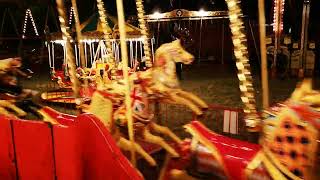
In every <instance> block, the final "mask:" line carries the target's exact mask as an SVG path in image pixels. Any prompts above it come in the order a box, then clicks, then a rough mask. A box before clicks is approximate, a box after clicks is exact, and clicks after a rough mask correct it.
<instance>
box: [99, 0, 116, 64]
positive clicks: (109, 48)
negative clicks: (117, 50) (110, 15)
mask: <svg viewBox="0 0 320 180" xmlns="http://www.w3.org/2000/svg"><path fill="white" fill-rule="evenodd" d="M97 7H98V12H99V19H100V22H101V27H102V31H103V38H104V40H105V41H106V47H107V53H108V54H109V57H110V59H109V61H110V62H111V63H112V62H114V58H112V57H113V56H112V43H111V34H110V33H109V32H108V21H107V15H106V12H105V9H104V3H103V1H102V0H97Z"/></svg>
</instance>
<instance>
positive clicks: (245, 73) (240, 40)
mask: <svg viewBox="0 0 320 180" xmlns="http://www.w3.org/2000/svg"><path fill="white" fill-rule="evenodd" d="M226 2H227V5H228V9H229V19H230V29H231V33H232V42H233V45H234V55H235V57H236V59H237V62H236V66H237V69H238V79H239V81H240V85H239V88H240V91H241V100H242V102H243V104H244V106H245V107H244V112H245V114H246V125H247V127H249V128H252V129H253V128H255V127H257V125H258V123H259V122H260V120H259V116H258V114H257V110H256V106H255V104H256V103H255V94H254V89H253V85H252V76H251V72H250V64H249V59H248V49H247V47H246V45H245V44H246V36H245V34H244V24H243V21H242V19H241V16H242V12H241V9H240V7H239V5H238V4H237V0H226Z"/></svg>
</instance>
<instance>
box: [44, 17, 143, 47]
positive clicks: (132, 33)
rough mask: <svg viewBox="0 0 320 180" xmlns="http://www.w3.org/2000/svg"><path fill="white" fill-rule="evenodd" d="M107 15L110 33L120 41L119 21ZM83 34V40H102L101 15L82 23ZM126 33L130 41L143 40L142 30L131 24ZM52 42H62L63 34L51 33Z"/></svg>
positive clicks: (49, 38) (127, 24) (127, 25)
mask: <svg viewBox="0 0 320 180" xmlns="http://www.w3.org/2000/svg"><path fill="white" fill-rule="evenodd" d="M106 15H107V18H108V19H107V21H108V27H109V29H108V31H109V32H110V33H111V34H112V35H113V38H114V39H118V31H119V29H118V22H117V21H118V20H117V18H116V17H113V16H111V15H109V14H106ZM80 26H81V32H82V36H83V40H91V39H94V40H95V39H102V38H103V31H102V27H101V22H100V20H99V14H98V13H97V12H96V13H94V14H93V15H91V16H90V17H89V18H88V19H87V20H86V21H84V22H82V23H81V25H80ZM69 28H71V31H73V30H74V29H73V27H72V26H71V27H69ZM126 33H127V38H128V39H134V38H136V39H137V38H141V36H142V35H141V30H140V29H139V28H137V27H135V26H133V25H131V24H129V23H126ZM47 39H48V40H50V41H56V40H62V35H61V32H56V33H51V34H50V35H49V37H48V38H47Z"/></svg>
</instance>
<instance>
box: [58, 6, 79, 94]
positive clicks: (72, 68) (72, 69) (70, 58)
mask: <svg viewBox="0 0 320 180" xmlns="http://www.w3.org/2000/svg"><path fill="white" fill-rule="evenodd" d="M56 3H57V10H58V14H59V22H60V28H61V32H62V39H63V40H64V41H65V46H66V49H67V53H66V60H67V64H68V69H69V75H70V80H71V83H72V90H73V95H74V96H75V97H76V98H78V97H79V85H80V83H79V80H78V78H77V76H76V64H75V58H74V54H73V53H72V52H73V47H72V45H71V43H70V41H71V39H72V38H71V36H70V34H69V32H68V31H67V28H66V19H67V18H66V13H65V7H64V4H63V0H56Z"/></svg>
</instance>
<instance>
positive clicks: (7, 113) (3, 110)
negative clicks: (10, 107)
mask: <svg viewBox="0 0 320 180" xmlns="http://www.w3.org/2000/svg"><path fill="white" fill-rule="evenodd" d="M0 114H2V115H10V113H9V112H8V111H7V110H6V109H5V108H3V107H0Z"/></svg>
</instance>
